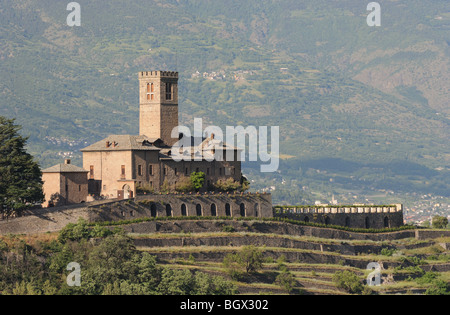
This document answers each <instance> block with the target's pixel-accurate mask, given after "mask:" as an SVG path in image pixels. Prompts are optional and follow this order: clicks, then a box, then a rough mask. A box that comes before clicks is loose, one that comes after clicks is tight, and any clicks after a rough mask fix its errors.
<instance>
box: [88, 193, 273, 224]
mask: <svg viewBox="0 0 450 315" xmlns="http://www.w3.org/2000/svg"><path fill="white" fill-rule="evenodd" d="M95 208H97V209H100V210H101V211H97V212H96V213H98V217H96V218H95V219H94V218H93V220H94V221H120V220H133V219H139V218H149V217H168V216H171V217H192V216H200V217H214V216H215V217H260V218H261V217H264V218H271V217H273V209H272V196H271V195H268V194H267V195H255V194H246V195H206V194H205V195H142V196H137V197H136V198H135V199H134V203H132V202H131V200H130V201H125V202H120V203H114V202H113V203H111V204H109V205H102V206H97V207H95ZM95 208H93V209H94V210H95Z"/></svg>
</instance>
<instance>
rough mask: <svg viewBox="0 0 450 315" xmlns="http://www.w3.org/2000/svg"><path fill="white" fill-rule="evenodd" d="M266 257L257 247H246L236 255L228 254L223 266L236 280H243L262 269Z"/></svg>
mask: <svg viewBox="0 0 450 315" xmlns="http://www.w3.org/2000/svg"><path fill="white" fill-rule="evenodd" d="M263 262H264V255H263V253H262V251H261V250H259V249H258V248H256V247H255V246H246V247H244V248H242V249H241V250H240V251H239V252H238V253H236V254H228V255H227V256H226V257H225V258H224V260H223V265H224V267H225V269H226V270H227V272H228V274H229V275H230V276H231V277H232V278H233V279H235V280H238V279H241V278H242V277H243V276H244V275H250V274H252V273H256V272H258V270H259V269H261V268H262V264H263Z"/></svg>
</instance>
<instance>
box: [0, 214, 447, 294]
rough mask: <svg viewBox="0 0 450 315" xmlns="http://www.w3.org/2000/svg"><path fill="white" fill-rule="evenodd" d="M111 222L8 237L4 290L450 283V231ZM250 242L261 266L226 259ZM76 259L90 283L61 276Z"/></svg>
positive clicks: (308, 289)
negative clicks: (245, 268)
mask: <svg viewBox="0 0 450 315" xmlns="http://www.w3.org/2000/svg"><path fill="white" fill-rule="evenodd" d="M102 225H103V227H102V226H99V225H98V224H97V223H93V224H91V225H88V224H86V223H85V222H84V221H79V222H78V223H77V224H70V225H68V226H66V227H65V228H63V229H62V230H61V231H60V232H57V233H45V234H39V235H28V236H14V235H7V236H2V237H0V245H1V246H0V262H1V264H0V275H3V276H2V277H0V293H3V294H10V293H13V294H42V293H44V294H52V292H53V294H54V293H63V294H106V295H110V294H149V293H150V294H165V295H177V294H188V295H189V294H200V295H202V294H208V295H209V294H228V295H230V294H241V295H257V294H264V295H269V294H277V295H278V294H280V295H287V294H294V295H348V294H377V295H392V294H443V293H445V292H447V293H448V292H450V291H449V290H450V287H449V284H450V265H449V252H448V241H449V238H448V235H450V234H449V232H448V230H447V231H443V230H440V231H438V230H418V231H400V232H391V233H381V234H380V233H366V234H365V233H356V232H348V231H340V230H333V229H325V228H318V227H308V226H302V225H297V224H290V223H286V222H270V221H261V220H257V219H246V220H237V219H234V220H231V219H230V220H226V221H222V220H177V219H176V218H173V219H171V220H158V221H149V222H144V223H132V224H130V223H127V222H115V223H114V225H113V226H110V227H108V223H107V222H106V223H102ZM137 231H139V232H137ZM414 235H415V237H414ZM445 235H446V236H447V237H444V236H445ZM250 251H251V253H252V254H251V257H253V258H255V259H256V260H257V261H259V262H260V263H261V264H260V265H259V263H257V264H256V263H255V262H252V264H253V263H255V264H256V265H254V266H255V270H254V271H253V272H250V273H246V272H242V270H241V268H242V267H240V266H241V265H240V263H239V261H236V262H237V263H236V264H234V265H231V267H230V265H227V264H225V263H224V262H225V261H226V260H227V259H230V257H234V256H230V255H240V253H243V252H246V253H250ZM22 253H26V254H25V255H24V256H23V257H22V258H23V259H17V260H14V259H12V258H11V257H21V256H20V255H21V254H22ZM5 257H9V260H7V259H6V258H5ZM242 257H244V256H242ZM249 257H250V256H249ZM258 257H259V258H258ZM256 260H255V261H256ZM72 261H76V262H78V263H79V264H81V266H82V282H81V287H72V288H71V287H67V286H66V285H65V284H64V283H63V282H64V281H61V279H65V276H64V274H65V266H66V265H67V264H68V263H69V262H72ZM5 262H6V263H5ZM37 262H39V263H37ZM372 262H377V263H378V264H379V266H380V268H381V269H380V281H381V286H372V287H368V286H367V285H364V284H365V283H366V281H367V279H368V278H369V273H371V272H372V270H367V267H368V265H369V264H370V263H372ZM12 264H14V269H13V270H18V271H21V272H17V273H11V272H10V273H8V272H7V271H8V268H9V267H11V266H12ZM99 268H100V269H99ZM99 270H101V272H99ZM31 274H33V275H34V276H33V277H30V275H31ZM6 275H8V276H6ZM280 275H282V277H281V276H280ZM49 277H50V278H49ZM281 279H284V281H282V280H281ZM352 279H353V280H352ZM352 283H353V285H355V283H356V284H358V285H357V286H355V288H357V290H356V291H354V290H349V287H348V285H349V284H352ZM202 292H203V293H202Z"/></svg>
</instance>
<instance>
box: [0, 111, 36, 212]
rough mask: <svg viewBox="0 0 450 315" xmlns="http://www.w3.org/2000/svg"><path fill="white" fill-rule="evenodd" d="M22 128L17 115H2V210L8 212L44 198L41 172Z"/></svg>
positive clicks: (31, 204) (0, 162) (0, 204)
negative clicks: (15, 120)
mask: <svg viewBox="0 0 450 315" xmlns="http://www.w3.org/2000/svg"><path fill="white" fill-rule="evenodd" d="M20 130H21V127H20V126H18V125H15V124H14V119H6V118H5V117H2V116H0V213H2V214H3V215H6V216H11V215H17V214H18V215H20V213H21V211H23V210H24V209H26V208H28V207H30V206H33V205H34V204H36V203H42V202H43V200H44V194H43V191H42V185H43V182H42V172H41V170H40V168H39V165H38V164H37V163H36V162H35V161H34V159H33V157H32V156H31V155H30V154H28V153H27V152H26V151H25V148H24V147H25V145H26V142H27V140H28V138H24V137H22V136H21V135H20V134H19V131H20Z"/></svg>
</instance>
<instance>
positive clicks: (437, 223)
mask: <svg viewBox="0 0 450 315" xmlns="http://www.w3.org/2000/svg"><path fill="white" fill-rule="evenodd" d="M431 225H432V226H433V228H434V229H445V228H446V227H447V226H448V219H447V218H446V217H440V216H435V217H433V220H432V222H431Z"/></svg>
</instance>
